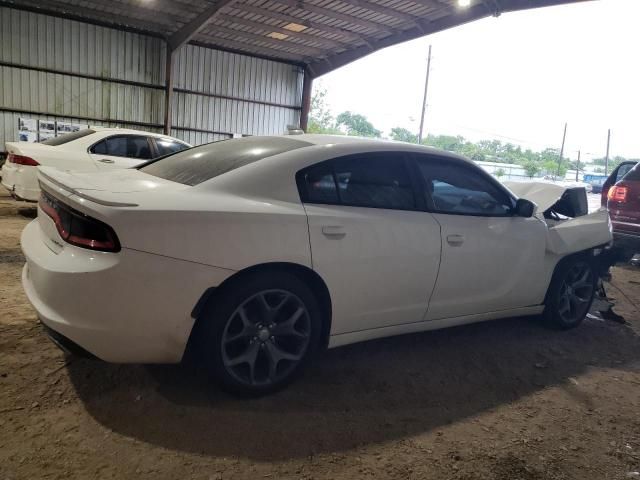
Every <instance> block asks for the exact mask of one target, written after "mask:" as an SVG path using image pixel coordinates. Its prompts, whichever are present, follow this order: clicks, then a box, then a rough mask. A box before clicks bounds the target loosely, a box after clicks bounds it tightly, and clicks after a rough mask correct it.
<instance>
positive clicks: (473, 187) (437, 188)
mask: <svg viewBox="0 0 640 480" xmlns="http://www.w3.org/2000/svg"><path fill="white" fill-rule="evenodd" d="M418 166H419V170H420V172H421V173H422V176H423V177H424V180H425V184H426V188H427V192H426V193H427V197H428V198H430V203H431V205H430V206H431V208H433V210H434V211H436V212H440V213H451V214H460V215H484V216H506V215H511V209H512V208H513V200H512V199H511V197H510V196H509V195H508V194H507V193H506V192H505V191H504V190H502V189H501V188H499V186H498V185H496V184H495V183H494V182H493V181H492V180H491V179H490V178H487V176H485V175H484V174H483V173H482V172H477V171H475V169H473V168H472V167H470V166H466V165H463V164H462V163H457V162H455V161H451V160H444V159H435V158H434V159H423V160H420V161H419V162H418Z"/></svg>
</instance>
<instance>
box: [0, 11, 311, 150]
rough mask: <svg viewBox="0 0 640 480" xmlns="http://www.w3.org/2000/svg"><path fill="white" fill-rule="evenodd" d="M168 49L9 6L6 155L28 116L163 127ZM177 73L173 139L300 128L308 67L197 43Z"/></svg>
mask: <svg viewBox="0 0 640 480" xmlns="http://www.w3.org/2000/svg"><path fill="white" fill-rule="evenodd" d="M165 48H166V47H165V43H164V41H162V40H161V39H159V38H155V37H149V36H145V35H140V34H136V33H131V32H125V31H120V30H116V29H110V28H105V27H101V26H96V25H92V24H85V23H81V22H77V21H73V20H67V19H64V18H58V17H51V16H47V15H42V14H37V13H33V12H28V11H23V10H17V9H12V8H8V7H0V63H2V65H0V152H2V151H3V150H4V142H6V141H16V140H17V139H18V134H17V124H18V117H26V118H35V119H42V120H45V119H47V120H60V121H73V122H75V123H85V124H86V123H88V124H92V125H113V126H117V125H120V126H123V127H129V128H138V129H141V130H148V131H161V129H162V122H163V117H164V95H165V92H164V90H163V88H162V87H163V85H164V76H165V65H164V63H165V55H166V54H165ZM174 72H175V73H174V78H175V81H174V85H175V88H176V90H177V91H176V92H175V93H174V97H173V112H172V119H173V121H172V126H173V134H174V135H175V136H176V137H178V138H181V139H184V140H185V141H187V142H189V143H192V144H194V145H197V144H200V143H207V142H210V141H215V140H220V139H223V138H228V137H229V136H230V135H231V134H234V133H239V134H245V135H266V134H280V133H282V132H284V130H285V129H286V126H287V125H289V124H298V122H299V118H300V106H301V98H302V80H303V74H302V71H301V70H300V69H299V67H296V66H292V65H289V64H285V63H278V62H273V61H268V60H264V59H258V58H254V57H248V56H244V55H238V54H234V53H229V52H223V51H218V50H213V49H209V48H204V47H200V46H194V45H187V46H185V47H183V48H182V49H181V50H180V51H179V52H177V54H176V57H175V70H174ZM86 77H100V78H86ZM127 82H129V83H127ZM8 110H9V111H8Z"/></svg>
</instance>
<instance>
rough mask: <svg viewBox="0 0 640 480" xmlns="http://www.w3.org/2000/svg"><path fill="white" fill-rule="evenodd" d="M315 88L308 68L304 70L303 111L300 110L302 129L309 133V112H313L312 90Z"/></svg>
mask: <svg viewBox="0 0 640 480" xmlns="http://www.w3.org/2000/svg"><path fill="white" fill-rule="evenodd" d="M312 87H313V77H312V76H311V72H310V71H309V69H308V68H305V69H304V80H303V82H302V109H301V110H300V128H301V129H302V130H304V131H305V132H306V131H307V127H308V126H309V111H310V110H311V90H312Z"/></svg>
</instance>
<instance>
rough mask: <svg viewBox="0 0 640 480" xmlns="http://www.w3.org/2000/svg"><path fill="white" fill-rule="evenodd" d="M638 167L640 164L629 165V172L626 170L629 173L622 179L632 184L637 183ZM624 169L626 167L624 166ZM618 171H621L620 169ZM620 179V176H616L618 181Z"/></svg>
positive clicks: (639, 178)
mask: <svg viewBox="0 0 640 480" xmlns="http://www.w3.org/2000/svg"><path fill="white" fill-rule="evenodd" d="M638 165H640V163H638V164H636V165H629V167H631V170H628V172H629V173H627V174H626V175H624V174H623V175H624V179H625V180H631V181H632V182H637V181H638V180H640V168H638ZM624 166H625V167H626V165H624ZM620 170H622V168H620ZM621 179H622V175H618V180H621Z"/></svg>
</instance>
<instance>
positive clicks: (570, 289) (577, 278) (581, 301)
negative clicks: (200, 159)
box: [558, 262, 595, 324]
mask: <svg viewBox="0 0 640 480" xmlns="http://www.w3.org/2000/svg"><path fill="white" fill-rule="evenodd" d="M594 289H595V287H594V284H593V272H592V271H591V267H590V266H589V265H588V264H587V263H585V262H580V263H577V264H575V265H574V266H573V267H572V268H571V270H569V272H568V273H567V276H566V277H565V279H564V282H563V283H562V286H561V288H560V296H559V299H558V314H559V315H560V317H561V318H562V320H563V321H564V322H565V323H567V324H572V323H575V322H578V321H580V320H581V319H582V318H583V317H584V316H585V315H586V314H587V312H586V309H587V308H588V306H589V304H590V302H591V298H592V296H593V293H594Z"/></svg>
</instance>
